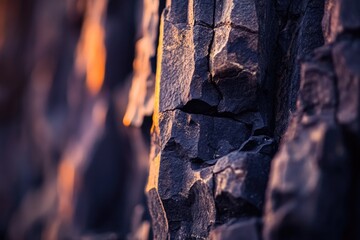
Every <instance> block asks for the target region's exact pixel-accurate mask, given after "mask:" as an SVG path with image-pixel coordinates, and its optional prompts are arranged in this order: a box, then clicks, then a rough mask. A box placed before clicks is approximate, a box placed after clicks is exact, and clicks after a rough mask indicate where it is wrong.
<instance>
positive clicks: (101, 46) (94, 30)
mask: <svg viewBox="0 0 360 240" xmlns="http://www.w3.org/2000/svg"><path fill="white" fill-rule="evenodd" d="M106 2H107V1H105V0H96V1H88V4H87V9H86V17H85V21H84V25H83V29H82V33H81V36H80V40H79V43H78V46H77V52H76V68H77V71H78V72H85V73H86V86H87V88H88V90H89V92H90V93H91V94H93V95H96V94H97V93H98V92H99V91H100V90H101V87H102V85H103V82H104V77H105V64H106V47H105V30H104V20H103V18H104V14H105V6H106Z"/></svg>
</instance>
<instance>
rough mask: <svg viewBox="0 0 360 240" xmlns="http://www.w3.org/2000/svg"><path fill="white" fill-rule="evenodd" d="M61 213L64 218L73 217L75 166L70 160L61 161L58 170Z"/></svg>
mask: <svg viewBox="0 0 360 240" xmlns="http://www.w3.org/2000/svg"><path fill="white" fill-rule="evenodd" d="M57 183H58V191H59V193H60V194H59V213H60V215H61V216H62V217H63V218H64V219H68V220H69V219H71V216H72V199H73V193H74V184H75V166H74V165H73V164H72V163H71V161H69V160H66V159H65V160H64V161H62V162H61V163H60V166H59V172H58V181H57Z"/></svg>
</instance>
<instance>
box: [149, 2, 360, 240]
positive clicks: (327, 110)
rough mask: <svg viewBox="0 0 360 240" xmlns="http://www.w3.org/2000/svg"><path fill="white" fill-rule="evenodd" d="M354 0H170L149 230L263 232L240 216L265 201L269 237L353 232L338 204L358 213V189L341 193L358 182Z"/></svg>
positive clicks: (226, 234) (180, 235)
mask: <svg viewBox="0 0 360 240" xmlns="http://www.w3.org/2000/svg"><path fill="white" fill-rule="evenodd" d="M350 2H352V1H351V0H346V1H345V0H344V1H337V0H327V1H326V0H299V1H290V0H285V1H264V0H259V1H252V0H244V1H240V0H224V1H221V0H214V1H205V0H192V1H180V0H171V1H168V6H167V9H166V11H165V12H164V15H163V19H162V27H161V36H160V38H161V43H160V46H159V49H160V52H159V55H160V57H159V59H158V60H159V68H158V73H157V98H158V99H157V106H156V110H155V117H154V127H153V134H154V135H155V136H156V137H155V138H154V139H155V140H153V145H154V146H155V150H154V154H152V157H151V159H152V160H151V161H152V164H151V165H152V169H155V170H154V171H151V173H150V177H149V180H150V179H151V181H149V182H151V183H152V186H153V189H154V191H156V192H157V194H158V196H159V199H160V200H159V201H161V203H162V205H163V206H164V214H165V216H166V219H167V223H168V226H169V227H168V229H160V230H157V231H160V233H161V232H162V231H165V232H167V233H168V234H169V236H168V237H169V238H170V239H191V238H193V239H206V238H214V239H234V238H235V237H238V238H241V239H261V231H262V230H261V228H260V227H259V225H260V224H258V223H259V221H260V220H246V221H244V220H243V219H242V220H241V221H239V219H241V218H244V217H247V218H252V217H257V218H260V217H261V216H262V214H263V213H264V212H263V210H264V209H263V206H264V203H265V202H266V211H265V221H264V224H265V225H264V226H265V228H264V234H263V235H264V237H265V239H269V240H277V239H286V240H288V239H341V237H342V236H345V235H344V234H345V232H347V230H348V229H350V231H349V232H348V233H347V236H352V235H354V234H355V235H356V234H360V232H359V233H357V231H358V230H356V229H355V226H356V224H357V223H359V222H360V217H357V215H356V214H357V213H349V212H348V208H347V207H346V205H347V204H349V206H351V207H352V208H354V209H357V211H359V212H360V208H358V207H355V202H356V200H358V199H359V196H360V191H355V192H356V193H353V194H350V193H349V191H350V190H349V189H350V188H351V187H354V186H357V185H356V184H358V183H359V182H360V180H359V179H358V177H356V176H355V173H358V172H360V171H359V169H360V168H359V164H358V163H356V162H355V159H356V158H357V157H358V156H360V154H359V152H360V151H359V150H357V149H358V148H359V144H358V142H359V136H360V134H359V131H360V130H359V123H358V122H359V117H358V115H359V113H358V112H359V86H358V85H359V75H360V74H359V71H360V70H359V69H360V68H359V66H360V64H359V63H358V62H359V57H358V56H360V53H359V54H357V53H358V52H359V48H360V47H359V44H358V43H359V42H358V36H359V27H358V25H359V24H358V16H357V15H356V14H355V13H356V9H358V3H354V2H352V3H353V4H354V9H351V8H350V7H349V4H350ZM346 11H347V12H349V15H348V16H346V14H345V12H346ZM324 42H326V45H325V46H322V45H324ZM321 46H322V47H321ZM319 47H320V48H319ZM350 86H352V87H350ZM284 133H285V134H284ZM280 139H281V142H282V144H281V148H280V151H279V152H278V153H277V155H276V157H275V159H274V164H273V165H272V168H271V173H272V174H271V178H270V182H269V183H268V174H269V171H270V166H271V161H272V158H273V155H274V154H275V152H276V151H277V144H278V141H279V140H280ZM352 141H354V142H355V143H356V144H355V145H356V147H353V146H351V142H352ZM267 186H268V187H267ZM266 189H267V190H266ZM265 191H267V195H265ZM333 193H336V194H335V196H333V195H334V194H333ZM350 199H355V200H350ZM337 209H341V210H337ZM348 216H351V219H353V221H352V222H351V224H348V223H349V221H348V220H347V218H348ZM359 216H360V214H359ZM234 219H236V220H234ZM234 221H238V222H234ZM339 222H340V223H339ZM347 224H348V225H347ZM215 227H216V228H215ZM209 232H210V235H209ZM359 236H360V235H359Z"/></svg>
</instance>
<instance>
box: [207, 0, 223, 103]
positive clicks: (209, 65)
mask: <svg viewBox="0 0 360 240" xmlns="http://www.w3.org/2000/svg"><path fill="white" fill-rule="evenodd" d="M213 4H214V7H213V26H215V14H216V1H215V0H213ZM212 34H213V35H212V38H211V41H210V44H209V49H208V55H207V58H208V70H209V77H210V83H211V85H212V86H213V87H214V88H215V90H216V91H217V93H218V95H219V97H220V99H219V104H220V102H221V101H222V100H223V99H224V95H223V93H222V92H221V90H220V88H219V86H218V85H217V84H216V83H215V81H214V72H213V70H212V64H211V55H212V49H213V45H214V41H215V28H214V27H212Z"/></svg>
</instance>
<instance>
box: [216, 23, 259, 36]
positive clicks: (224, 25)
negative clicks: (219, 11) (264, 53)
mask: <svg viewBox="0 0 360 240" xmlns="http://www.w3.org/2000/svg"><path fill="white" fill-rule="evenodd" d="M226 26H228V27H231V28H233V29H239V30H242V31H244V32H247V33H251V34H258V33H259V31H258V30H254V29H251V28H248V27H246V26H243V25H237V24H235V23H233V22H221V23H219V24H217V25H216V26H215V27H214V29H216V28H221V27H226Z"/></svg>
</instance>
